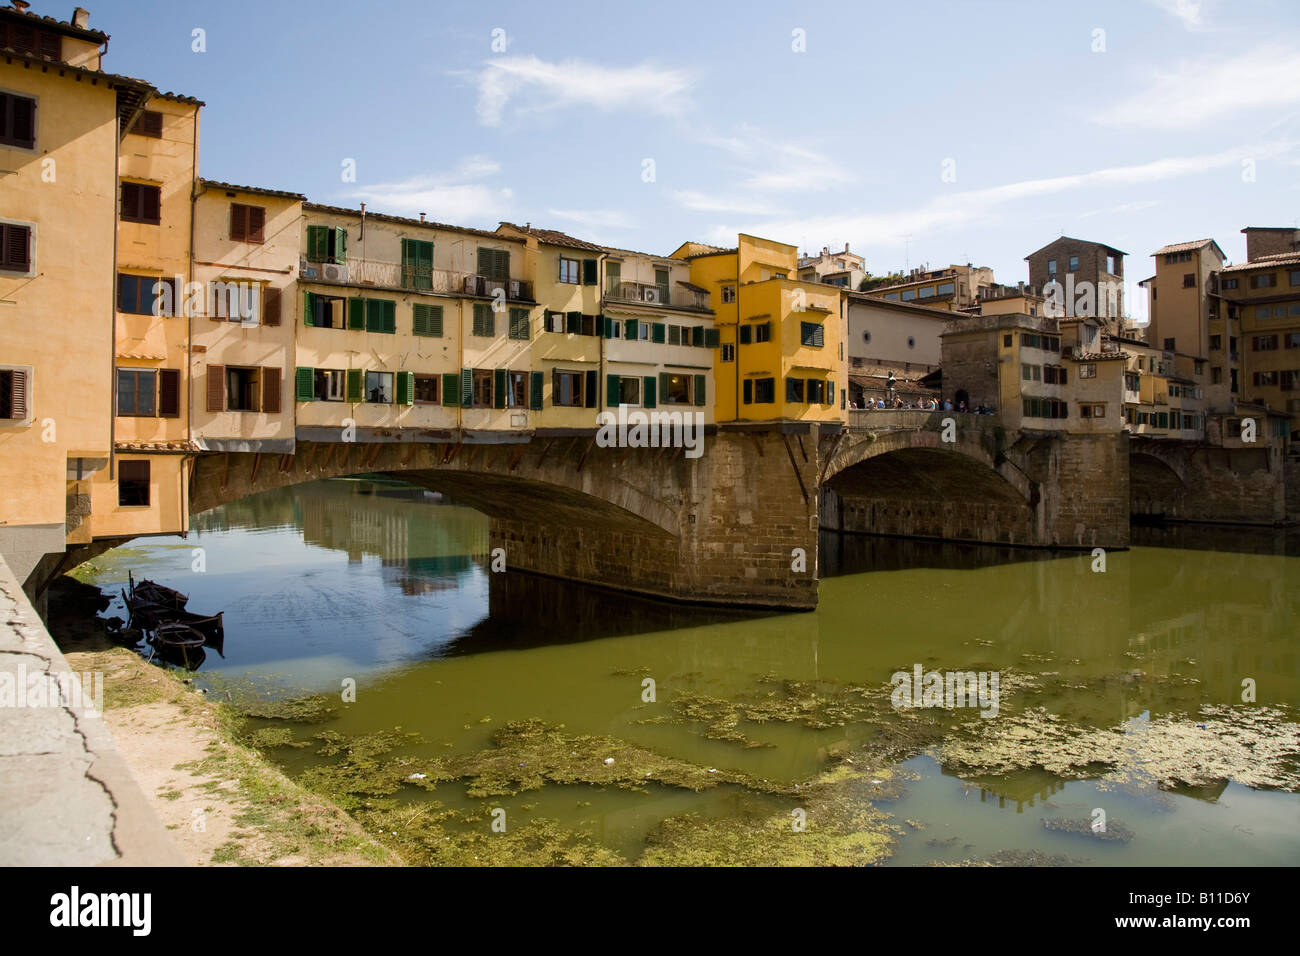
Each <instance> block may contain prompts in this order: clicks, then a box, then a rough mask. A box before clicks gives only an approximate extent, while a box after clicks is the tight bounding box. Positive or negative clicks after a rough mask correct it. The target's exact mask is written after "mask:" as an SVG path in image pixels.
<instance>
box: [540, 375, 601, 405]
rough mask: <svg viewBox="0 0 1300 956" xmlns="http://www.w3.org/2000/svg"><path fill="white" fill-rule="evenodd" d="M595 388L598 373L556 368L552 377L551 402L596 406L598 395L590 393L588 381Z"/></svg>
mask: <svg viewBox="0 0 1300 956" xmlns="http://www.w3.org/2000/svg"><path fill="white" fill-rule="evenodd" d="M588 381H590V382H591V385H592V388H593V389H594V388H595V383H596V373H595V371H594V370H593V371H588V372H563V371H560V370H559V369H556V370H555V372H554V374H553V375H552V378H551V404H552V405H563V406H567V407H570V408H583V407H586V408H595V407H596V396H595V395H594V394H590V395H589V394H588V389H587V382H588Z"/></svg>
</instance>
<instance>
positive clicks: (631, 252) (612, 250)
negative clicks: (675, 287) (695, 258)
mask: <svg viewBox="0 0 1300 956" xmlns="http://www.w3.org/2000/svg"><path fill="white" fill-rule="evenodd" d="M600 248H601V249H602V250H603V251H605V252H608V253H609V254H610V255H613V256H618V255H624V256H645V257H646V258H647V259H662V260H663V261H664V262H673V261H680V260H674V259H673V257H672V256H661V255H659V254H658V253H654V252H641V251H639V250H637V249H620V248H618V247H617V246H601V247H600Z"/></svg>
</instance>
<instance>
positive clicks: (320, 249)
mask: <svg viewBox="0 0 1300 956" xmlns="http://www.w3.org/2000/svg"><path fill="white" fill-rule="evenodd" d="M327 235H328V233H327V231H326V229H325V227H324V226H308V227H307V261H308V262H324V261H325V255H326V252H327V251H328V248H329V246H328V243H327V240H326V238H325V237H326V236H327Z"/></svg>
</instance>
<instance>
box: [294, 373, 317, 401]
mask: <svg viewBox="0 0 1300 956" xmlns="http://www.w3.org/2000/svg"><path fill="white" fill-rule="evenodd" d="M294 384H295V391H296V392H297V396H296V397H297V399H298V401H300V402H310V401H312V400H314V399H315V398H316V388H315V384H316V370H315V369H312V368H303V367H302V366H301V365H300V366H298V371H297V373H296V374H295V375H294Z"/></svg>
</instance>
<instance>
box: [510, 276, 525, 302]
mask: <svg viewBox="0 0 1300 956" xmlns="http://www.w3.org/2000/svg"><path fill="white" fill-rule="evenodd" d="M522 289H523V283H522V282H520V281H519V280H518V279H511V280H510V298H512V299H519V298H523V296H522Z"/></svg>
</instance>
